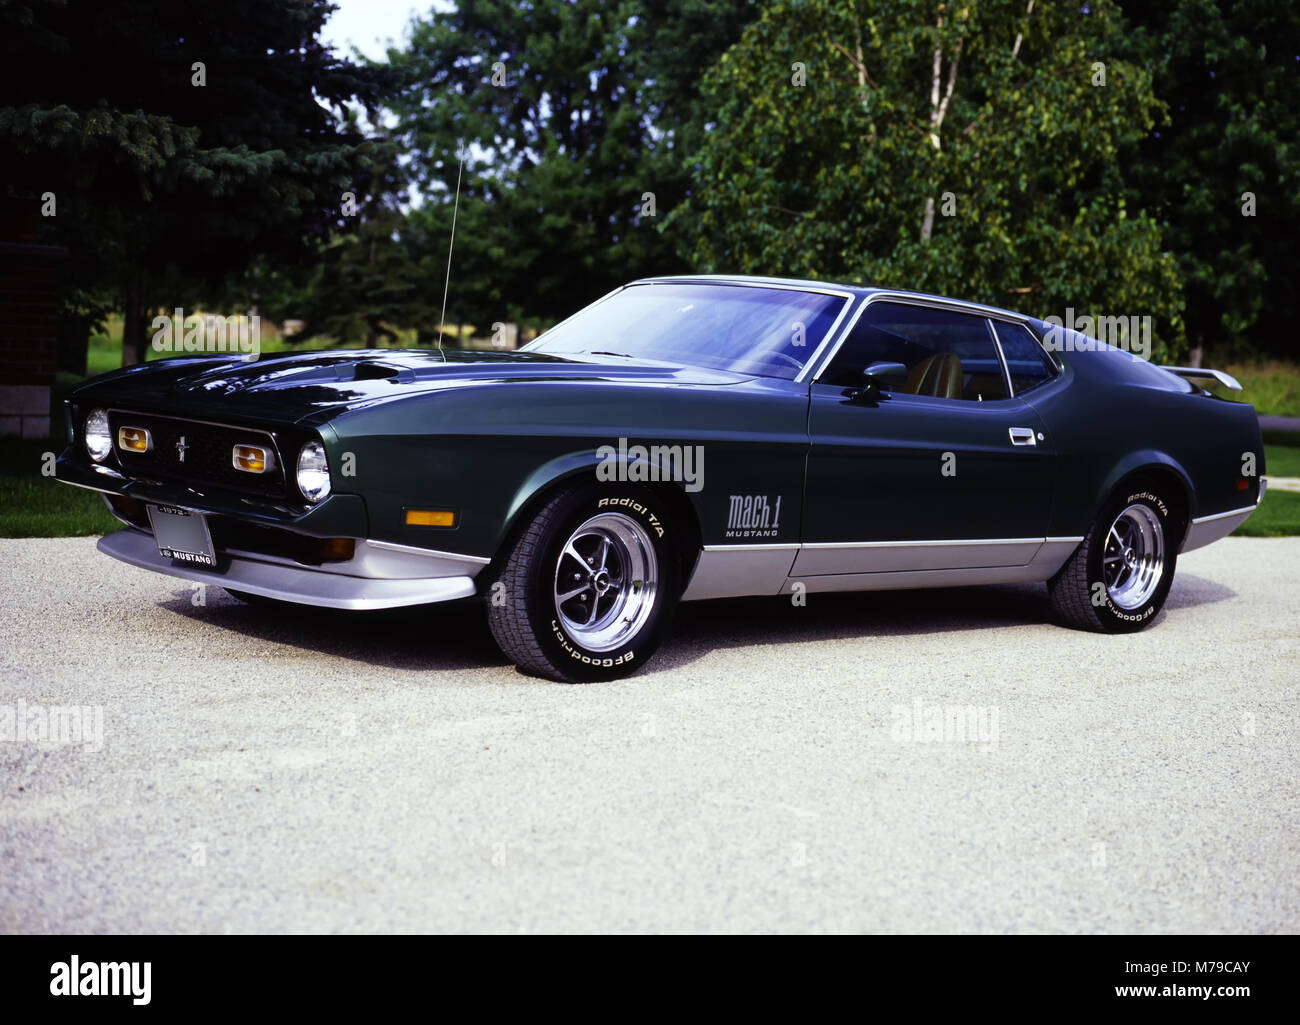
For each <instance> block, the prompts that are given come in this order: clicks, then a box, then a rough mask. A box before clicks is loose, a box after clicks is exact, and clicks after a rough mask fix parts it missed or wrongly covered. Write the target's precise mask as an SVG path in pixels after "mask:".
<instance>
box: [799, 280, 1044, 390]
mask: <svg viewBox="0 0 1300 1025" xmlns="http://www.w3.org/2000/svg"><path fill="white" fill-rule="evenodd" d="M874 302H894V303H899V304H901V305H903V306H920V307H922V308H923V309H932V310H946V311H948V312H949V313H966V314H973V315H975V316H979V317H984V318H985V319H990V320H1001V321H1005V322H1006V323H1008V324H1024V325H1026V328H1027V326H1028V320H1029V318H1028V317H1027V316H1025V315H1024V314H1023V313H1013V312H1012V311H1010V310H1000V309H998V308H997V307H996V306H985V305H983V304H982V303H972V302H967V301H966V300H964V299H945V298H942V297H941V296H921V295H913V294H911V293H910V292H888V291H881V292H872V293H871V294H870V295H868V296H867V297H866V298H865V299H864V300H863V301H862V305H861V306H859V307H858V312H857V314H856V315H855V316H854V317H853V321H852V323H850V324H849V325H848V327H847V328H845V329H844V330H843V331H841V332H840V337H839V338H838V339H837V340H836V341H835V344H834V346H832V348H831V350H830V352H829V353H828V354H827V355H826V356H824V357H823V358H822V362H821V366H820V367H818V368H817V370H816V372H815V373H814V374H812V375H811V376H812V379H813V383H814V384H816V383H817V378H818V377H820V376H821V375H822V374H823V373H825V371H826V369H827V368H828V367H829V366H830V365H831V363H832V361H834V359H835V356H836V355H837V354H838V353H839V351H840V349H841V347H842V346H843V345H844V342H845V340H846V339H847V338H848V336H849V334H850V333H851V332H852V331H853V328H854V327H856V326H857V323H858V320H859V319H861V317H862V315H863V314H864V313H866V312H867V307H868V306H870V305H871V304H872V303H874ZM1030 334H1033V332H1032V331H1030ZM818 355H819V353H814V359H813V360H809V361H808V366H809V367H811V366H813V365H814V362H815V359H816V357H817V356H818ZM805 370H806V368H805ZM804 376H805V375H804V374H800V375H799V376H798V377H796V378H795V380H796V381H802V380H803V379H804ZM963 401H969V400H963Z"/></svg>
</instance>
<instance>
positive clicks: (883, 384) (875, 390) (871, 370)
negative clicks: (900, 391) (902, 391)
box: [853, 361, 907, 399]
mask: <svg viewBox="0 0 1300 1025" xmlns="http://www.w3.org/2000/svg"><path fill="white" fill-rule="evenodd" d="M906 384H907V367H906V366H904V365H903V364H902V363H885V362H881V361H878V362H875V363H872V364H870V365H869V366H868V367H867V368H866V369H865V370H864V371H862V387H861V388H859V389H858V390H857V391H856V392H855V393H854V395H853V398H855V399H874V398H876V397H877V396H878V395H879V394H880V393H881V391H883V390H887V389H891V388H900V387H902V386H904V385H906Z"/></svg>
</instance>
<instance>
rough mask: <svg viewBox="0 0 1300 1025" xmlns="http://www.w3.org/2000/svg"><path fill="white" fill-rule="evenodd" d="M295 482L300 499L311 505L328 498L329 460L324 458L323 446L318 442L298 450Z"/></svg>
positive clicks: (330, 485) (330, 484)
mask: <svg viewBox="0 0 1300 1025" xmlns="http://www.w3.org/2000/svg"><path fill="white" fill-rule="evenodd" d="M295 480H296V482H297V484H298V491H299V492H300V493H301V494H302V497H303V498H305V499H307V501H308V502H310V503H311V504H312V505H315V504H317V503H318V502H322V501H324V500H325V499H326V498H328V497H329V494H330V489H331V487H332V482H331V481H330V466H329V460H328V459H327V458H326V456H325V446H324V445H322V444H321V443H320V442H319V441H309V442H307V444H305V445H303V447H302V448H301V449H299V451H298V472H297V474H296V475H295Z"/></svg>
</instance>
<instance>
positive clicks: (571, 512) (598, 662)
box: [487, 486, 681, 683]
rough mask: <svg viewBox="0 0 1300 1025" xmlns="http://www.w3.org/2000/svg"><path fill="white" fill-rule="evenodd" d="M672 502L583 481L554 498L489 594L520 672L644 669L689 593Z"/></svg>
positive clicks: (495, 626) (582, 676) (605, 673)
mask: <svg viewBox="0 0 1300 1025" xmlns="http://www.w3.org/2000/svg"><path fill="white" fill-rule="evenodd" d="M678 543H679V541H678V536H677V531H676V528H675V526H674V524H673V521H672V519H671V517H670V515H669V513H668V509H667V504H666V503H665V502H664V501H663V500H662V499H661V498H660V497H659V496H658V495H657V494H656V493H655V492H653V491H651V490H648V489H644V488H637V487H634V486H613V487H607V488H597V487H594V486H581V487H574V488H571V489H568V490H566V491H562V492H560V493H559V494H557V495H555V496H554V497H553V498H551V499H550V500H549V501H548V502H547V503H546V504H545V505H544V506H543V507H542V508H541V509H540V510H539V511H538V513H537V514H536V516H534V517H533V520H532V522H531V523H529V524H528V525H527V526H526V527H525V528H524V530H523V531H522V533H520V535H519V536H518V538H517V539H516V540H515V542H514V543H513V545H512V546H511V548H510V551H509V553H508V554H507V555H506V558H505V561H504V563H503V565H502V567H501V571H500V573H499V575H498V577H497V579H496V581H494V582H493V584H492V586H491V587H490V588H489V589H488V591H487V612H488V625H489V626H490V627H491V629H492V636H493V637H495V638H496V642H497V644H498V645H500V647H501V650H502V651H503V652H504V653H505V655H506V657H507V658H508V659H510V660H511V661H512V662H514V663H515V665H517V666H518V667H519V668H520V669H521V670H523V671H524V672H528V673H533V674H536V675H539V676H545V677H548V678H550V679H553V680H564V681H567V682H570V683H585V682H590V681H594V680H609V679H614V678H617V677H620V676H626V675H628V674H629V673H632V672H635V671H636V670H637V669H639V668H640V667H641V666H643V665H644V664H645V663H646V661H647V660H648V659H649V658H650V656H651V655H652V654H653V653H654V651H655V649H656V648H657V647H658V646H659V642H660V641H661V640H662V639H663V635H664V633H665V631H666V630H667V627H668V624H669V620H670V619H671V616H672V610H673V607H674V606H675V605H676V603H677V599H678V597H679V596H680V590H681V585H680V579H679V578H680V572H679V569H678V566H679V559H678V552H677V544H678Z"/></svg>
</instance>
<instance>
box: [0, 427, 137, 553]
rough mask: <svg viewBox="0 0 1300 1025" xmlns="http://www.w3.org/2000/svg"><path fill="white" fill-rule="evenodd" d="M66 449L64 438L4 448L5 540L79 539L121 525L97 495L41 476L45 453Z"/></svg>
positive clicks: (0, 489) (1, 507)
mask: <svg viewBox="0 0 1300 1025" xmlns="http://www.w3.org/2000/svg"><path fill="white" fill-rule="evenodd" d="M63 447H64V445H63V442H62V440H61V439H60V440H58V441H32V440H28V441H23V442H20V443H18V444H11V445H5V446H0V537H80V536H83V535H86V534H108V533H110V532H112V531H114V530H116V529H117V528H118V527H119V526H121V524H120V523H118V521H117V520H115V519H114V518H113V517H112V516H110V515H109V512H108V510H107V509H105V508H104V500H103V499H102V498H100V497H99V495H98V494H96V493H95V492H93V491H87V490H86V489H85V488H74V487H72V486H71V485H68V484H60V483H59V482H58V481H56V480H55V479H54V478H53V477H46V476H44V475H43V474H42V473H41V469H42V467H43V466H44V465H45V463H46V460H45V453H47V452H52V453H55V454H56V455H57V454H58V453H59V452H61V451H62V450H63Z"/></svg>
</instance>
